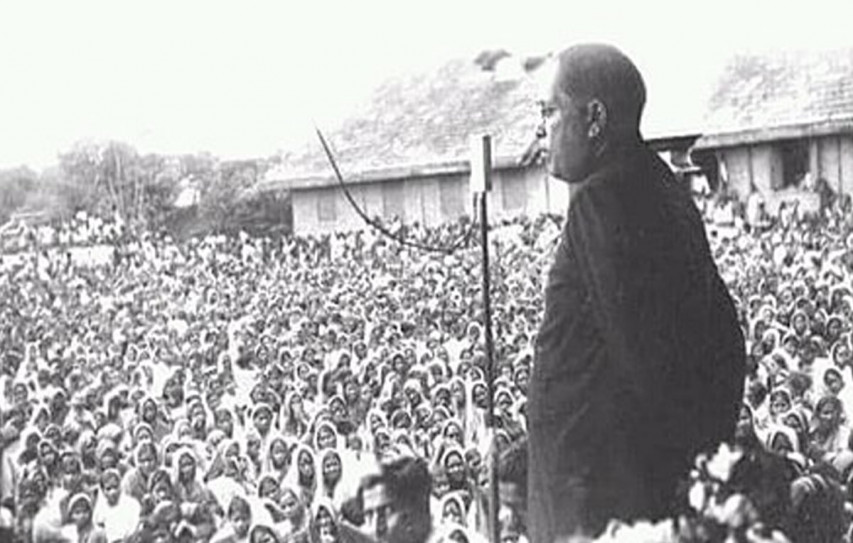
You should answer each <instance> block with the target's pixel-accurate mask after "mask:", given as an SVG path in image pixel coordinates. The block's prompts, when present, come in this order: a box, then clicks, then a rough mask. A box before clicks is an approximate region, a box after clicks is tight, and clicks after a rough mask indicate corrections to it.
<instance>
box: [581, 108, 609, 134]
mask: <svg viewBox="0 0 853 543" xmlns="http://www.w3.org/2000/svg"><path fill="white" fill-rule="evenodd" d="M586 121H587V124H588V125H589V129H588V132H587V135H588V137H589V138H590V139H596V138H599V137H601V135H602V134H604V131H605V129H606V128H607V122H608V117H607V106H606V105H604V102H602V101H601V100H599V99H598V98H593V99H591V100H590V101H589V102H587V104H586Z"/></svg>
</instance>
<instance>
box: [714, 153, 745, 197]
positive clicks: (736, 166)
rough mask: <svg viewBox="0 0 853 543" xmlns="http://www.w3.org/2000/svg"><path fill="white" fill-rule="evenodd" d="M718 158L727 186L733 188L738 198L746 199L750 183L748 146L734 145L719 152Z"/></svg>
mask: <svg viewBox="0 0 853 543" xmlns="http://www.w3.org/2000/svg"><path fill="white" fill-rule="evenodd" d="M720 160H721V162H722V164H723V165H724V167H723V168H721V171H725V172H726V173H725V174H724V176H723V177H724V179H727V180H728V183H729V187H731V189H732V190H734V191H735V192H736V193H737V195H738V197H739V198H742V199H744V200H745V199H746V197H747V196H749V190H750V184H751V183H752V163H751V161H752V156H751V152H750V148H749V147H734V148H731V149H725V150H723V151H722V152H721V153H720Z"/></svg>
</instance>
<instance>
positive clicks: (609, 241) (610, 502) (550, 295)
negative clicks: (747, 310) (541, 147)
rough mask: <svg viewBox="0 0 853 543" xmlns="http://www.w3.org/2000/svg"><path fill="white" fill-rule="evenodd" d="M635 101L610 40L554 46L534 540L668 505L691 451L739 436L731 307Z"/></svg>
mask: <svg viewBox="0 0 853 543" xmlns="http://www.w3.org/2000/svg"><path fill="white" fill-rule="evenodd" d="M644 104H645V84H644V82H643V79H642V76H641V75H640V73H639V71H638V70H637V68H636V67H635V66H634V64H633V63H632V62H631V60H630V59H628V58H627V57H626V56H625V55H624V54H623V53H622V52H620V51H619V50H618V49H616V48H614V47H611V46H607V45H579V46H575V47H571V48H569V49H567V50H565V51H563V52H562V53H561V54H560V55H559V57H558V58H557V70H556V76H555V79H554V81H553V84H552V86H551V89H550V95H549V97H548V98H547V100H546V101H545V102H544V103H543V111H542V113H543V121H544V123H545V131H544V132H545V135H546V137H547V138H548V140H549V155H548V169H549V173H550V175H551V176H553V177H555V178H557V179H560V180H562V181H564V182H566V183H569V184H570V189H571V190H570V194H571V197H570V206H569V210H568V216H567V220H566V223H565V226H564V228H563V232H562V238H561V240H560V243H559V245H558V247H557V250H556V256H555V260H554V263H553V265H552V267H551V270H550V272H549V275H548V284H547V287H546V292H545V315H544V318H543V321H542V325H541V328H540V330H539V334H538V337H537V342H536V356H535V362H534V367H533V374H532V376H531V382H530V393H529V400H528V401H529V405H528V416H529V423H530V430H529V473H528V481H529V482H528V516H529V520H528V527H529V531H530V536H531V537H530V539H531V541H532V542H533V543H553V542H554V541H556V540H559V539H563V538H567V537H570V536H573V535H592V536H594V535H598V534H599V533H600V532H601V531H602V530H603V529H604V528H605V527H606V524H607V522H608V521H609V520H610V519H614V518H616V519H622V520H632V519H639V518H648V519H652V520H655V519H659V518H661V517H663V516H665V515H667V514H668V513H669V512H670V511H671V507H672V504H673V501H674V498H675V491H676V485H677V482H678V481H679V479H680V478H682V477H683V476H684V475H686V474H687V473H688V470H689V467H690V465H691V463H692V461H693V458H694V456H695V454H696V453H697V452H699V451H701V450H703V449H708V448H714V447H716V445H717V444H718V443H720V442H721V441H724V440H728V439H730V438H731V437H732V436H733V433H734V428H735V423H736V419H737V414H738V410H739V405H740V399H741V396H742V390H743V377H744V358H745V352H744V343H743V336H742V333H741V330H740V327H739V324H738V321H737V313H736V310H735V307H734V304H733V302H732V299H731V297H730V296H729V293H728V291H727V289H726V287H725V285H724V284H723V282H722V280H721V279H720V277H719V274H718V271H717V267H716V265H715V263H714V261H713V259H712V256H711V253H710V249H709V246H708V242H707V239H706V237H705V231H704V226H703V222H702V219H701V217H700V214H699V212H698V210H697V209H696V207H695V205H694V203H693V201H692V199H691V196H690V193H689V190H688V188H687V187H684V186H681V185H679V184H678V183H677V182H676V180H675V178H674V176H673V174H672V172H671V171H670V170H669V169H668V167H667V166H666V165H665V163H664V162H663V161H661V160H660V159H659V158H658V157H657V155H656V154H655V153H654V152H653V151H651V150H650V149H649V148H648V147H647V146H646V144H645V143H644V141H643V138H642V136H641V134H640V129H639V127H640V119H641V115H642V111H643V106H644Z"/></svg>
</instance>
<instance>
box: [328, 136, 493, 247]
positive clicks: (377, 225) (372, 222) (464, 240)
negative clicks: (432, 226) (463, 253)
mask: <svg viewBox="0 0 853 543" xmlns="http://www.w3.org/2000/svg"><path fill="white" fill-rule="evenodd" d="M314 130H315V131H316V132H317V137H318V138H319V139H320V144H321V145H322V146H323V151H324V152H325V153H326V158H327V159H328V161H329V164H330V165H331V166H332V170H334V172H335V178H337V181H338V186H340V188H341V190H342V191H343V193H344V196H346V199H347V201H348V202H349V204H350V206H352V208H353V209H354V210H355V212H356V214H358V216H359V217H361V219H362V220H363V221H364V222H365V223H367V224H368V225H369V226H371V227H372V228H373V229H375V230H376V231H377V232H379V233H380V234H382V235H383V236H386V237H388V238H391V239H393V240H394V241H396V242H397V243H399V244H400V245H404V246H407V247H412V248H414V249H419V250H421V251H428V252H433V253H443V254H447V255H450V254H453V253H455V252H456V251H457V250H459V249H460V248H462V247H464V246H465V245H467V244H468V242H469V241H470V240H471V237H472V236H473V234H474V232H475V230H476V227H477V221H475V220H473V219H472V220H471V224H470V225H469V227H468V229H467V231H466V232H465V233H464V234H463V235H461V236H459V239H457V240H456V241H455V242H453V243H452V244H450V245H447V246H441V245H428V244H426V243H421V242H419V241H415V240H411V239H406V238H404V237H403V236H402V235H398V234H395V233H394V232H391V231H390V230H388V228H387V227H386V226H385V225H383V224H382V223H381V222H380V221H378V220H376V219H371V218H370V217H369V216H368V215H367V213H365V211H364V210H363V209H361V207H360V206H359V205H358V203H357V202H356V201H355V198H353V196H352V194H351V193H350V191H349V188H348V187H347V183H345V182H344V177H343V174H341V170H340V168H338V163H337V162H336V161H335V157H334V156H333V155H332V150H331V148H330V147H329V144H328V142H327V141H326V138H325V137H324V136H323V133H322V132H321V131H320V128H319V127H318V126H317V125H314ZM481 197H485V195H482V196H481ZM473 203H476V195H475V196H474V202H473Z"/></svg>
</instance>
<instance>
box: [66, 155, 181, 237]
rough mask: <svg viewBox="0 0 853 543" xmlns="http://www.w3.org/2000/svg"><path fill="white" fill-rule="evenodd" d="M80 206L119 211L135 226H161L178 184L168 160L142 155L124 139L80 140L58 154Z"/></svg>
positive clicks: (75, 205)
mask: <svg viewBox="0 0 853 543" xmlns="http://www.w3.org/2000/svg"><path fill="white" fill-rule="evenodd" d="M59 161H60V169H61V170H62V172H63V176H64V178H65V182H66V184H67V185H68V186H69V187H70V188H72V190H71V191H69V192H70V194H69V196H70V197H71V198H72V200H73V205H72V208H73V209H74V210H75V211H76V210H79V209H85V210H87V211H89V212H92V213H95V214H97V215H100V216H113V215H117V216H119V217H120V218H121V219H122V220H124V221H125V222H126V223H128V224H130V225H132V226H134V227H136V228H150V227H152V226H157V225H158V224H159V223H160V221H161V218H162V216H163V214H164V213H165V212H166V211H167V210H168V207H169V206H170V204H171V202H172V199H173V198H174V192H175V188H176V183H175V181H176V180H175V176H174V175H171V173H172V172H171V170H170V169H169V167H168V166H169V164H168V161H167V160H166V159H165V158H164V157H162V156H159V155H154V154H149V155H145V156H140V155H139V153H138V152H137V151H136V149H135V148H134V147H133V146H131V145H129V144H127V143H123V142H116V141H109V142H105V143H99V142H90V141H85V142H78V143H76V144H75V145H74V146H73V147H72V148H71V149H70V150H69V151H67V152H65V153H63V154H61V155H60V157H59Z"/></svg>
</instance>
